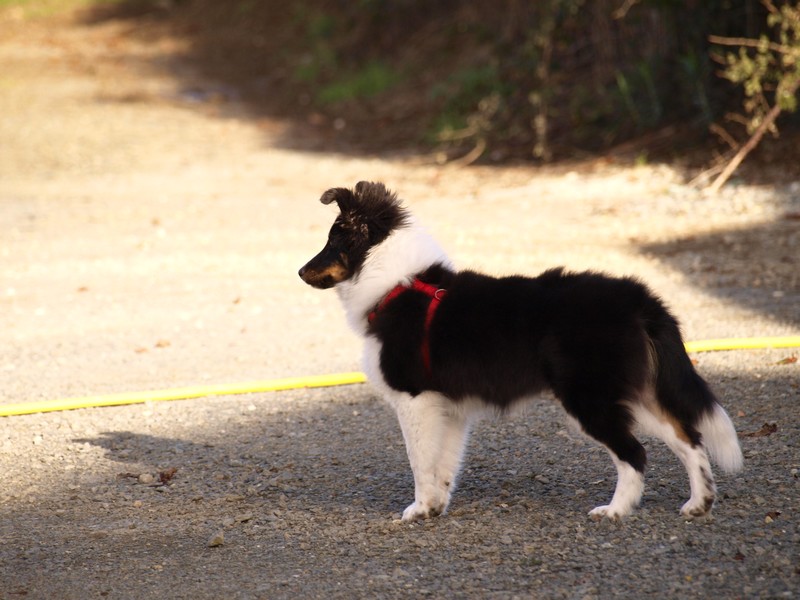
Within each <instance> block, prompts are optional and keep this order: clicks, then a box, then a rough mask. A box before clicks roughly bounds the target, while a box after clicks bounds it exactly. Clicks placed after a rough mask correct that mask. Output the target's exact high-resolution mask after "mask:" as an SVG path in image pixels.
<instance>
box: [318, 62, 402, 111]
mask: <svg viewBox="0 0 800 600" xmlns="http://www.w3.org/2000/svg"><path fill="white" fill-rule="evenodd" d="M399 81H400V75H399V74H398V73H397V72H395V71H394V70H393V69H391V68H390V67H388V66H386V65H385V64H383V63H381V62H371V63H369V64H367V65H366V66H365V67H363V68H362V69H360V70H358V71H356V72H354V73H351V74H349V75H345V76H344V77H342V78H341V79H340V80H339V81H336V82H334V83H331V84H330V85H327V86H325V87H324V88H322V89H321V90H320V92H319V94H318V95H317V100H318V101H319V102H321V103H322V104H336V103H339V102H345V101H347V100H356V99H359V98H371V97H372V96H376V95H377V94H380V93H381V92H385V91H386V90H388V89H389V88H391V87H392V86H394V85H395V84H397V83H398V82H399Z"/></svg>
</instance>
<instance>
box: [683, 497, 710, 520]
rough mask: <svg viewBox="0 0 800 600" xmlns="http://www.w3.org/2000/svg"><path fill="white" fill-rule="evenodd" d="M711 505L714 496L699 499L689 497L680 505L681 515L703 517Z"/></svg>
mask: <svg viewBox="0 0 800 600" xmlns="http://www.w3.org/2000/svg"><path fill="white" fill-rule="evenodd" d="M712 506H714V496H705V497H703V498H700V499H699V500H693V499H690V500H689V501H688V502H687V503H686V504H684V505H683V506H682V507H681V516H682V517H685V518H687V519H698V518H700V517H705V516H706V515H708V514H709V513H710V512H711V507H712Z"/></svg>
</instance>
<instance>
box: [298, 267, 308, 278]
mask: <svg viewBox="0 0 800 600" xmlns="http://www.w3.org/2000/svg"><path fill="white" fill-rule="evenodd" d="M306 270H307V269H306V268H305V267H300V270H299V271H298V272H297V274H298V275H299V276H300V277H301V278H302V277H303V275H305V274H306Z"/></svg>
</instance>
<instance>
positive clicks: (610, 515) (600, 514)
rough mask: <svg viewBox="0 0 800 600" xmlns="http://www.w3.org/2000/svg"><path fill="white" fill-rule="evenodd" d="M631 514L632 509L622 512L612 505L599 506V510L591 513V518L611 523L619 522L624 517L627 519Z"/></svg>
mask: <svg viewBox="0 0 800 600" xmlns="http://www.w3.org/2000/svg"><path fill="white" fill-rule="evenodd" d="M630 513H631V509H628V510H622V509H620V508H617V507H614V506H613V505H611V504H608V505H604V506H598V507H597V508H593V509H592V510H590V511H589V516H590V517H591V518H592V519H594V520H595V521H599V520H601V519H603V518H605V519H609V520H611V521H619V520H620V519H622V517H626V516H627V515H629V514H630Z"/></svg>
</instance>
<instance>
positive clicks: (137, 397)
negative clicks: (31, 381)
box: [0, 372, 367, 417]
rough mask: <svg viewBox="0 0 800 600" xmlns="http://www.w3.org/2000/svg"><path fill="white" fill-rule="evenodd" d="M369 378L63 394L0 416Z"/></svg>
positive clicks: (8, 407)
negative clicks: (84, 394) (57, 397)
mask: <svg viewBox="0 0 800 600" xmlns="http://www.w3.org/2000/svg"><path fill="white" fill-rule="evenodd" d="M366 380H367V378H366V376H365V375H364V374H363V373H358V372H356V373H334V374H332V375H312V376H310V377H289V378H286V379H269V380H265V381H250V382H245V383H233V384H223V385H200V386H195V387H185V388H173V389H167V390H155V391H151V392H124V393H121V394H108V395H105V396H82V397H79V398H63V399H61V400H43V401H41V402H21V403H19V404H2V405H0V417H10V416H13V415H29V414H32V413H40V412H52V411H56V410H72V409H75V408H95V407H100V406H121V405H123V404H141V403H143V402H161V401H166V400H188V399H189V398H204V397H207V396H231V395H234V394H254V393H257V392H279V391H281V390H295V389H299V388H313V387H331V386H334V385H346V384H350V383H363V382H365V381H366Z"/></svg>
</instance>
